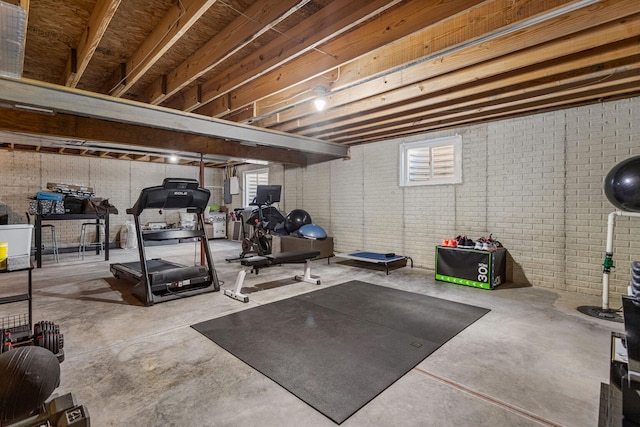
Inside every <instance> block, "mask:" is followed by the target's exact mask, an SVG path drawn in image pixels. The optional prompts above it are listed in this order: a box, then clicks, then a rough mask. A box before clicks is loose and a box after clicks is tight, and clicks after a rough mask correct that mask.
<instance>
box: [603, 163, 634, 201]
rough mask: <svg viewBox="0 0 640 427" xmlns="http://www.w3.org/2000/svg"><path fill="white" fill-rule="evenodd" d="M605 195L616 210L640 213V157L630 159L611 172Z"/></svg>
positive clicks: (605, 187) (616, 166) (606, 180)
mask: <svg viewBox="0 0 640 427" xmlns="http://www.w3.org/2000/svg"><path fill="white" fill-rule="evenodd" d="M604 194H605V196H607V199H609V201H610V202H611V204H612V205H613V206H615V207H616V208H618V209H621V210H623V211H631V212H640V156H636V157H631V158H628V159H627V160H624V161H622V162H620V163H618V164H617V165H615V166H614V167H613V169H611V170H610V171H609V173H608V174H607V176H606V178H605V179H604Z"/></svg>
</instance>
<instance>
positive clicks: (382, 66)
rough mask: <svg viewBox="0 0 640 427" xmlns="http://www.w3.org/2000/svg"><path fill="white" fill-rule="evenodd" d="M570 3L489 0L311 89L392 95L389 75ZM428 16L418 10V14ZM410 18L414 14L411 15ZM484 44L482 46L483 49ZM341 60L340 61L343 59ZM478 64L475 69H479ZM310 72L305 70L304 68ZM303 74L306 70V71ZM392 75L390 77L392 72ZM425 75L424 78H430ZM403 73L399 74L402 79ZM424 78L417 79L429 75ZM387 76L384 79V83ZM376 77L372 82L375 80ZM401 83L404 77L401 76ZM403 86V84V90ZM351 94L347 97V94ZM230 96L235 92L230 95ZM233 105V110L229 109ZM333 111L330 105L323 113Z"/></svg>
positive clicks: (266, 109) (278, 103)
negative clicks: (350, 89)
mask: <svg viewBox="0 0 640 427" xmlns="http://www.w3.org/2000/svg"><path fill="white" fill-rule="evenodd" d="M573 1H575V0H571V1H569V0H556V1H554V2H540V1H538V0H523V1H521V2H519V3H518V5H517V7H515V6H514V4H513V2H512V1H511V0H495V1H492V2H485V3H483V4H480V5H478V6H476V7H474V8H472V9H471V10H469V11H468V12H467V13H461V14H453V15H451V16H446V17H445V18H444V19H442V20H440V21H438V22H435V23H433V25H429V26H425V27H424V28H422V27H420V28H419V29H418V31H416V32H413V33H412V34H410V35H407V36H406V37H404V38H401V39H398V40H393V41H392V42H390V43H388V44H385V45H384V46H382V47H379V48H377V49H374V50H373V51H370V52H369V51H367V52H365V53H364V54H363V55H360V56H359V57H358V58H357V59H355V60H352V61H349V62H347V63H344V64H343V65H341V66H340V68H339V69H337V70H332V71H333V73H332V76H331V77H329V76H326V75H325V76H324V77H325V78H326V80H325V81H324V83H323V82H322V81H318V80H319V79H316V81H315V82H314V85H317V84H321V85H324V86H327V87H330V88H331V91H332V92H333V93H335V92H340V90H341V89H346V88H352V87H354V86H358V88H357V90H356V91H355V92H356V93H357V95H356V96H360V97H361V99H364V98H367V97H369V96H371V95H373V94H374V93H378V92H379V91H380V88H384V89H382V90H383V91H384V92H386V91H388V90H393V89H394V84H396V83H397V81H396V80H395V79H394V75H399V74H401V73H400V72H401V71H402V70H405V69H406V68H407V67H408V66H411V65H412V64H419V63H420V62H426V60H427V59H428V58H431V57H433V58H434V62H435V59H436V58H438V57H442V56H443V55H444V54H445V52H447V51H449V50H451V49H454V48H460V47H462V46H464V45H465V43H468V40H478V41H481V40H484V39H485V38H487V36H491V35H492V34H495V33H496V32H498V31H503V30H504V29H505V28H509V27H511V26H514V25H517V24H518V23H522V22H524V21H526V20H528V19H532V18H534V17H536V16H538V15H540V14H541V13H543V12H546V11H548V9H551V8H553V7H557V6H564V5H566V4H568V3H571V2H573ZM426 12H428V10H424V11H423V13H426ZM412 14H413V15H415V12H412ZM485 44H486V41H485V42H483V43H482V45H483V46H484V45H485ZM343 57H344V56H341V58H343ZM480 62H481V60H478V61H477V63H480ZM440 65H441V66H442V67H444V68H446V67H448V66H449V65H448V63H446V62H445V63H444V64H440ZM308 66H309V67H311V64H309V65H308ZM307 69H309V68H308V67H307ZM394 70H395V72H394ZM433 72H434V71H433V70H430V73H433ZM408 73H409V72H405V74H408ZM430 73H424V74H422V75H421V79H424V78H425V77H426V76H430V75H432V74H430ZM387 76H389V77H387ZM376 77H378V78H376ZM403 77H406V76H403ZM371 80H373V81H375V88H374V85H373V84H369V85H362V83H364V82H367V81H371ZM407 83H409V82H406V83H405V84H407ZM312 87H313V86H310V85H309V84H307V83H306V82H305V83H302V84H296V85H294V86H292V87H290V88H288V89H285V90H284V91H282V92H281V93H277V94H275V95H271V96H268V97H266V98H264V99H261V100H258V101H257V110H258V114H259V115H260V118H265V117H267V116H268V115H269V113H271V114H275V113H279V112H280V111H283V110H284V109H286V108H287V105H286V103H283V100H285V99H286V98H285V97H287V96H288V97H289V98H291V97H292V96H293V94H295V93H302V92H303V91H304V90H308V89H309V88H312ZM350 92H351V91H349V93H350ZM234 94H235V92H234ZM234 105H235V104H234ZM334 105H340V103H338V104H334V100H333V99H332V102H331V103H330V105H329V107H332V106H334ZM296 111H301V112H302V115H303V114H304V112H305V111H306V113H307V114H310V113H315V112H316V111H315V109H313V107H312V106H311V105H310V104H306V105H299V106H297V108H296ZM292 114H294V111H293V110H291V109H289V110H287V112H286V113H285V114H284V116H282V117H280V119H281V120H283V121H286V120H287V117H288V116H291V115H292Z"/></svg>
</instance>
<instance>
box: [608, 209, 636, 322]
mask: <svg viewBox="0 0 640 427" xmlns="http://www.w3.org/2000/svg"><path fill="white" fill-rule="evenodd" d="M616 216H631V217H638V218H640V212H623V211H614V212H611V213H610V214H609V218H608V220H607V247H606V253H605V258H604V262H603V263H602V266H603V267H604V269H603V271H602V308H603V309H604V310H608V309H609V273H610V272H611V268H613V267H615V266H614V265H613V229H614V226H615V219H616Z"/></svg>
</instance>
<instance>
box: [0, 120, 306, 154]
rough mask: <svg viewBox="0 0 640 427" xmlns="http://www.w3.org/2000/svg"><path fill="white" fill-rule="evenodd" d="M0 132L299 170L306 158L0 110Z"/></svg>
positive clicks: (196, 138)
mask: <svg viewBox="0 0 640 427" xmlns="http://www.w3.org/2000/svg"><path fill="white" fill-rule="evenodd" d="M0 112H2V114H0V129H1V130H6V131H10V132H20V133H28V134H34V135H49V136H55V137H59V138H69V139H82V140H90V141H102V142H108V143H115V144H125V145H132V146H140V147H151V148H159V149H165V150H177V151H182V152H192V153H204V154H211V155H220V156H226V157H232V158H236V159H257V160H266V161H271V162H278V163H285V164H294V165H298V166H303V165H305V164H306V157H305V155H304V154H303V153H301V152H298V151H292V150H286V149H282V148H273V147H265V146H248V145H243V144H239V143H237V142H233V141H227V140H222V139H216V138H211V137H205V136H201V135H189V134H184V133H181V132H179V131H171V130H165V129H158V128H148V127H143V126H138V125H132V124H127V123H116V122H110V121H106V120H101V119H95V118H87V117H78V116H71V115H67V114H61V113H58V114H56V115H55V116H49V115H43V114H38V113H31V112H23V111H18V110H13V109H6V108H0Z"/></svg>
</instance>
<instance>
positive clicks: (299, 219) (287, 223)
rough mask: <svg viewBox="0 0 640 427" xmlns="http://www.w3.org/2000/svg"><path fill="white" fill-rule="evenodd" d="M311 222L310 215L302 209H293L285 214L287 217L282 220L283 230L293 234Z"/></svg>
mask: <svg viewBox="0 0 640 427" xmlns="http://www.w3.org/2000/svg"><path fill="white" fill-rule="evenodd" d="M312 222H313V221H312V220H311V215H309V213H308V212H307V211H304V210H302V209H294V210H292V211H291V212H289V213H288V214H287V217H286V218H285V219H284V228H285V229H286V230H287V231H288V232H289V233H293V232H295V231H298V229H299V228H300V227H302V226H303V225H305V224H311V223H312Z"/></svg>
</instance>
